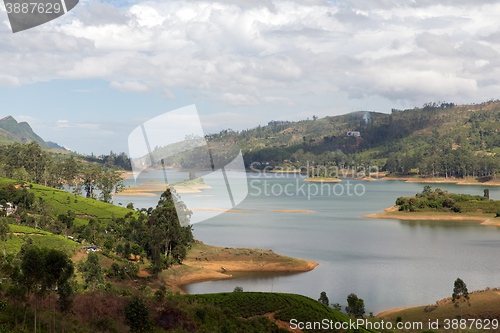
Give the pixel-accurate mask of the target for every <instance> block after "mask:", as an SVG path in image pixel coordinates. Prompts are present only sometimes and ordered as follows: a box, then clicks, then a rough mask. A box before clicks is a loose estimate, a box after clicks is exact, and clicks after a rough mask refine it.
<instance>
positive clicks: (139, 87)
mask: <svg viewBox="0 0 500 333" xmlns="http://www.w3.org/2000/svg"><path fill="white" fill-rule="evenodd" d="M109 86H110V87H111V88H113V89H116V90H119V91H121V92H124V93H128V92H131V93H147V92H149V88H148V86H146V85H144V84H142V83H139V82H137V81H125V82H123V83H120V82H117V81H113V82H111V84H110V85H109Z"/></svg>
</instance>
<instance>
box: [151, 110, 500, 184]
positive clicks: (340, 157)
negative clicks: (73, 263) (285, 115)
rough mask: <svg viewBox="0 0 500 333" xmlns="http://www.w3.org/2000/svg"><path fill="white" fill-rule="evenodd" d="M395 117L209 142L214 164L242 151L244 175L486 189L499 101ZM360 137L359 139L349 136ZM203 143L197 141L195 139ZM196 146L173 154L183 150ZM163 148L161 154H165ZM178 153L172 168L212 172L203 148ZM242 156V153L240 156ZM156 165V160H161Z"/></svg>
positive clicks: (308, 123)
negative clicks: (366, 177) (347, 175)
mask: <svg viewBox="0 0 500 333" xmlns="http://www.w3.org/2000/svg"><path fill="white" fill-rule="evenodd" d="M392 111H393V112H392V113H391V114H382V113H377V112H368V111H360V112H354V113H350V114H346V115H341V116H334V117H325V118H322V119H316V120H314V119H313V120H302V121H298V122H285V123H280V122H270V123H269V125H268V126H258V127H256V128H253V129H248V130H243V131H233V130H231V129H227V130H223V131H221V132H220V133H216V134H211V135H208V136H207V137H206V140H207V141H208V142H209V145H210V154H211V156H212V157H213V158H212V160H213V161H215V162H216V164H223V163H226V162H228V161H231V160H232V159H233V158H234V157H235V156H236V155H235V152H234V146H236V145H237V146H238V147H241V149H242V151H243V157H244V160H245V165H246V167H247V168H250V167H252V168H253V169H263V168H275V167H278V166H281V167H283V168H286V167H287V166H288V167H294V168H299V167H300V166H305V165H306V162H309V163H310V166H311V167H314V166H325V167H329V166H332V167H333V166H336V167H337V168H339V169H346V168H348V167H349V168H355V169H358V168H359V167H361V166H365V167H367V166H378V168H379V170H381V171H385V172H387V173H391V174H395V175H405V176H408V175H418V176H421V177H429V178H436V177H444V178H449V177H455V178H468V177H469V178H476V179H477V180H478V181H479V182H485V181H488V180H492V179H495V178H496V174H497V173H498V172H499V170H500V156H499V155H498V153H500V148H498V147H499V146H500V132H499V128H500V126H499V122H500V101H498V100H495V101H493V100H491V101H488V102H485V103H481V104H475V105H455V104H454V103H446V102H439V103H426V104H425V105H423V107H421V108H413V109H407V110H392ZM349 131H359V132H360V133H361V138H355V137H350V136H347V132H349ZM199 139H201V138H198V140H199ZM193 142H198V141H197V140H196V139H193V140H191V141H184V142H181V143H178V144H176V146H175V147H168V149H171V150H172V151H174V152H175V151H181V150H183V149H184V148H186V149H187V148H189V147H187V146H186V147H184V146H185V145H189V144H194V143H193ZM163 149H167V147H165V148H157V149H156V152H157V153H158V154H159V155H161V151H162V150H163ZM197 149H198V150H196V149H191V150H190V152H189V153H187V154H180V153H179V154H177V155H176V156H175V157H174V158H173V159H171V160H170V163H171V166H174V167H180V168H183V169H187V170H189V169H193V168H207V167H209V166H210V157H209V154H208V151H207V149H206V148H204V147H202V148H197ZM237 152H239V149H238V150H237ZM157 160H158V161H159V159H157Z"/></svg>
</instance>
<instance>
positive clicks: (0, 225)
mask: <svg viewBox="0 0 500 333" xmlns="http://www.w3.org/2000/svg"><path fill="white" fill-rule="evenodd" d="M9 231H10V228H9V224H8V223H7V220H6V219H3V218H2V219H0V240H2V241H3V255H4V256H5V243H6V241H7V237H8V236H9Z"/></svg>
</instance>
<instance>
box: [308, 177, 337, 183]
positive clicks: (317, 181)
mask: <svg viewBox="0 0 500 333" xmlns="http://www.w3.org/2000/svg"><path fill="white" fill-rule="evenodd" d="M303 181H304V182H313V183H339V182H341V181H342V179H339V178H331V179H327V178H320V179H315V178H306V179H304V180H303Z"/></svg>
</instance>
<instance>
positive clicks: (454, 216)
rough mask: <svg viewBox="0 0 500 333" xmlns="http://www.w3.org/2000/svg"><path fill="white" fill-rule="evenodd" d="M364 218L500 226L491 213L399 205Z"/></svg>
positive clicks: (499, 222)
mask: <svg viewBox="0 0 500 333" xmlns="http://www.w3.org/2000/svg"><path fill="white" fill-rule="evenodd" d="M361 217H364V218H373V219H397V220H417V221H418V220H420V221H425V220H427V221H429V220H431V221H464V222H476V223H480V224H482V225H491V226H500V219H499V220H498V221H492V220H493V219H494V218H495V217H494V216H493V214H491V216H490V215H462V214H460V213H441V212H411V213H410V212H399V211H397V206H392V207H389V208H386V209H384V212H383V213H375V214H369V215H363V216H361Z"/></svg>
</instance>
